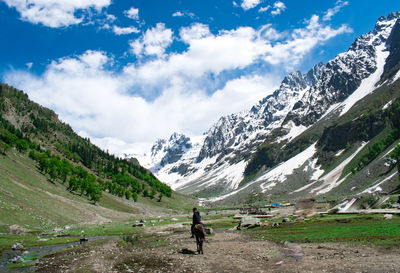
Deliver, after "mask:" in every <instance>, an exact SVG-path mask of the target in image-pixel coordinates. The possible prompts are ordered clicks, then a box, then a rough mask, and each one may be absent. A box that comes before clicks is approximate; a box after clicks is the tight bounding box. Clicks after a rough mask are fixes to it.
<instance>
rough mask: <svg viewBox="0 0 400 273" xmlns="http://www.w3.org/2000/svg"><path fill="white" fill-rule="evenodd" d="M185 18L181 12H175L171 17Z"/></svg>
mask: <svg viewBox="0 0 400 273" xmlns="http://www.w3.org/2000/svg"><path fill="white" fill-rule="evenodd" d="M182 16H185V14H183V12H181V11H176V12H174V13H173V14H172V17H182Z"/></svg>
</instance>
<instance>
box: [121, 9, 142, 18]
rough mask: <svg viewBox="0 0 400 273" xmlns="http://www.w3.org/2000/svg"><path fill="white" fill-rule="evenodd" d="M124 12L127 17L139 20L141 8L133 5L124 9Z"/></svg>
mask: <svg viewBox="0 0 400 273" xmlns="http://www.w3.org/2000/svg"><path fill="white" fill-rule="evenodd" d="M124 14H125V16H126V17H128V18H130V19H132V20H136V21H137V20H139V9H137V8H135V7H131V8H130V9H128V10H125V11H124Z"/></svg>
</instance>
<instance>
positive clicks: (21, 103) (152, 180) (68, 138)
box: [0, 84, 172, 202]
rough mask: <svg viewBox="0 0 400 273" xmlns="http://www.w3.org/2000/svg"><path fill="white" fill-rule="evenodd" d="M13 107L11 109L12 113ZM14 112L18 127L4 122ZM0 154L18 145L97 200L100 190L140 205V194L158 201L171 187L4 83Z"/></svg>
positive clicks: (72, 188) (57, 176)
mask: <svg viewBox="0 0 400 273" xmlns="http://www.w3.org/2000/svg"><path fill="white" fill-rule="evenodd" d="M10 108H11V110H10ZM7 112H8V113H9V112H15V113H17V115H16V117H15V118H16V122H15V123H14V124H16V125H17V126H18V127H19V128H16V126H14V125H13V124H11V123H10V122H9V121H8V120H6V119H5V118H3V116H4V115H5V114H6V113H7ZM0 114H1V115H0V152H1V153H2V154H6V152H7V150H8V149H10V148H11V147H15V148H16V149H17V150H18V151H20V152H27V151H29V156H30V157H31V158H32V159H34V160H36V161H37V163H38V167H39V169H40V171H41V172H42V173H44V174H46V175H49V176H50V180H51V181H53V182H54V181H56V180H59V181H60V182H61V183H63V184H65V185H66V186H67V189H68V190H69V191H71V192H75V193H78V194H80V195H85V196H87V197H88V199H90V200H92V201H94V202H97V201H98V200H99V199H100V197H101V195H102V194H101V192H102V191H108V192H110V193H111V194H114V195H116V196H119V197H125V198H126V199H133V200H134V201H137V199H138V196H139V194H142V196H144V197H148V198H151V199H153V198H155V195H156V194H157V193H158V200H159V201H161V199H162V197H163V196H167V197H171V195H172V189H171V188H170V187H169V186H168V185H166V184H164V183H162V182H160V181H159V180H158V179H157V178H156V177H155V176H154V175H153V174H152V173H151V172H150V171H148V170H147V169H145V168H143V167H142V166H140V165H139V164H137V163H135V162H133V161H129V160H126V159H121V158H119V157H116V156H114V155H112V154H109V153H108V151H103V150H101V149H100V148H98V147H97V146H95V145H93V144H92V143H90V140H89V139H84V138H81V137H80V136H78V135H77V134H75V132H73V130H72V129H71V127H70V126H69V125H67V124H64V123H62V122H60V121H59V120H58V117H57V115H56V114H55V113H54V112H53V111H51V110H49V109H46V108H44V107H41V106H40V105H38V104H36V103H34V102H32V101H30V100H29V99H28V96H27V95H26V94H24V93H23V92H22V91H19V90H16V89H14V88H12V87H9V86H7V85H4V84H0Z"/></svg>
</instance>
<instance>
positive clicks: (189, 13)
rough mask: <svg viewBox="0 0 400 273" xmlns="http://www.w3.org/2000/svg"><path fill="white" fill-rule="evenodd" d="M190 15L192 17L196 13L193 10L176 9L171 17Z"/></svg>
mask: <svg viewBox="0 0 400 273" xmlns="http://www.w3.org/2000/svg"><path fill="white" fill-rule="evenodd" d="M185 16H187V17H190V18H194V17H195V16H196V15H195V14H194V13H193V12H187V11H179V10H178V11H176V12H174V13H173V14H172V17H185Z"/></svg>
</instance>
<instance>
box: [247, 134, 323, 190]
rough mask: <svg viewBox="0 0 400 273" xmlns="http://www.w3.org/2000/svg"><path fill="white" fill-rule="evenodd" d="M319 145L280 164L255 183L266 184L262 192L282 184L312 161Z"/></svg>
mask: <svg viewBox="0 0 400 273" xmlns="http://www.w3.org/2000/svg"><path fill="white" fill-rule="evenodd" d="M316 145H317V143H316V142H315V143H314V144H313V145H311V146H310V147H308V148H307V149H305V150H304V151H303V152H301V153H299V154H297V155H296V156H294V157H292V158H291V159H289V160H287V161H285V162H283V163H281V164H279V165H278V166H277V167H275V168H273V169H272V170H270V171H268V172H267V173H266V174H264V175H262V176H261V177H260V178H258V179H257V180H256V181H255V182H264V183H263V184H261V185H260V187H261V189H262V192H266V191H267V190H268V189H270V188H272V187H274V186H275V185H276V184H277V183H282V182H284V181H285V180H286V176H288V175H291V174H292V173H293V171H294V170H295V169H297V168H300V167H301V166H302V165H303V164H304V163H306V161H307V160H309V159H311V158H312V157H313V155H314V154H315V152H316V151H317V149H316Z"/></svg>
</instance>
